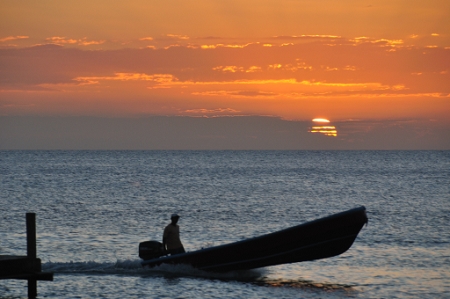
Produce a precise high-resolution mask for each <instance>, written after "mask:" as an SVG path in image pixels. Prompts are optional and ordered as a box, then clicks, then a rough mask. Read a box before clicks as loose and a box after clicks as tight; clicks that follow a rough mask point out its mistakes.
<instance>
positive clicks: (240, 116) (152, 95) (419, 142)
mask: <svg viewBox="0 0 450 299" xmlns="http://www.w3.org/2000/svg"><path fill="white" fill-rule="evenodd" d="M449 20H450V1H448V0H426V1H421V0H418V1H410V0H408V1H406V0H398V1H392V0H391V1H384V0H383V1H378V0H377V1H356V0H341V1H331V0H322V1H309V0H308V1H306V0H258V1H257V0H250V1H247V0H240V1H234V0H210V1H206V0H196V1H190V0H179V1H178V0H166V1H150V0H142V1H140V0H131V1H110V0H108V1H106V0H102V1H97V0H90V1H83V0H77V1H72V0H65V1H60V0H41V1H5V0H0V126H1V127H0V143H1V145H0V149H21V148H23V149H33V148H37V149H41V148H42V149H44V148H49V149H52V148H61V149H69V148H74V149H79V148H80V149H84V148H86V149H98V148H102V149H104V148H105V149H116V148H117V149H123V148H127V149H133V148H136V149H450V21H449ZM199 118H201V119H203V120H205V119H207V122H208V124H207V125H206V126H207V129H204V130H206V131H204V132H203V133H196V132H198V126H199V124H200V123H199V121H200V120H199ZM224 118H226V120H225V119H224ZM315 118H323V119H325V120H329V122H327V123H326V126H327V128H328V129H327V130H329V129H330V128H331V129H332V130H336V132H337V133H336V134H327V133H324V132H322V133H321V132H319V131H320V130H319V131H317V132H314V130H313V127H317V125H318V124H317V123H315V122H313V121H312V120H313V119H315ZM180 119H181V120H182V121H180ZM86 120H89V121H91V124H92V126H93V127H90V128H89V127H87V128H86V126H81V125H78V124H81V123H83V122H84V123H86ZM243 120H245V121H243ZM115 121H116V122H115ZM127 121H129V122H131V124H130V125H128V126H126V125H123V124H124V122H127ZM140 121H144V123H145V124H144V123H139V122H140ZM221 121H225V123H226V126H228V128H229V127H230V126H233V124H234V125H235V127H234V128H235V130H234V131H231V130H230V131H229V132H228V131H227V133H224V131H223V130H224V128H223V127H221V125H220V124H221ZM274 121H275V122H281V124H282V125H281V128H279V129H278V130H271V129H270V128H273V122H274ZM163 123H164V126H168V125H169V126H170V127H171V129H170V130H169V131H167V132H166V133H167V135H165V136H164V138H163V137H161V136H160V135H158V136H160V137H158V138H159V139H158V138H157V137H156V135H151V134H150V133H148V134H149V135H146V133H145V132H154V134H160V133H161V131H158V127H159V126H162V125H163ZM121 124H122V125H121ZM152 124H153V125H152ZM295 124H297V126H295ZM224 125H225V124H224ZM105 126H106V127H107V128H105ZM143 126H144V127H143ZM148 126H150V127H148ZM177 126H180V127H177ZM189 126H192V130H189ZM242 126H245V127H242ZM265 126H266V127H265ZM81 127H83V128H84V129H83V130H88V131H91V132H87V133H86V136H87V135H89V136H88V137H86V138H84V137H83V136H84V133H85V132H86V131H80V130H81ZM113 127H114V129H113ZM108 128H110V129H108ZM250 128H252V129H250ZM258 128H259V129H258ZM262 128H266V129H264V130H263V131H264V132H266V133H264V132H262ZM333 128H334V129H333ZM161 130H163V131H164V130H167V127H166V128H164V129H163V128H161ZM118 131H119V132H118ZM287 131H289V134H287V135H286V136H289V137H286V138H285V139H283V138H282V137H281V135H283V134H284V133H283V132H287ZM181 132H183V133H181ZM233 132H235V133H233ZM245 132H247V133H245ZM280 132H281V133H280ZM297 133H298V135H296V134H297ZM58 134H60V135H63V136H64V138H62V139H61V138H59V139H58V138H57V137H55V136H56V135H58ZM96 134H98V135H96ZM130 134H131V135H132V134H137V136H136V138H135V139H134V141H130V140H129V139H127V138H129V136H128V135H130ZM199 134H202V135H199ZM264 134H265V135H264ZM106 135H107V136H109V137H108V140H109V142H108V143H107V145H108V146H105V143H99V140H102V138H106V137H105V136H106ZM263 135H264V136H263ZM317 135H320V136H317ZM30 136H32V138H30ZM120 136H128V137H127V138H125V137H124V138H125V139H123V138H122V137H120ZM186 136H191V138H189V141H188V140H186ZM296 136H297V137H296ZM383 136H384V137H383ZM292 138H294V139H296V141H295V142H294V143H292V142H293V141H292ZM147 139H148V140H147ZM149 139H152V140H153V141H154V142H153V143H152V142H151V141H150V140H149ZM167 139H170V140H171V141H170V142H166V143H164V142H165V141H167ZM218 139H220V140H221V142H218V143H214V142H215V140H216V141H217V140H218ZM261 139H265V140H273V142H274V143H270V142H269V141H267V142H259V143H258V142H256V143H255V140H261ZM297 139H298V140H297ZM111 140H115V141H117V142H113V141H111ZM125 140H128V143H126V142H125ZM139 140H141V141H139ZM164 140H165V141H164ZM239 140H241V141H242V142H241V143H239ZM227 141H230V143H227ZM252 142H253V143H252ZM283 142H284V143H283ZM46 144H47V145H46ZM101 144H103V146H101ZM214 144H216V145H214ZM231 144H233V145H232V146H231ZM283 144H284V145H286V146H283Z"/></svg>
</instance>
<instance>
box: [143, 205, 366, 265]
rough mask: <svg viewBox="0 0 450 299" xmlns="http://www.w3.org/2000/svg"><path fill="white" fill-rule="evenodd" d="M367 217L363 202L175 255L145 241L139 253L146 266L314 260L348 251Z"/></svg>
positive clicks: (282, 262) (252, 263)
mask: <svg viewBox="0 0 450 299" xmlns="http://www.w3.org/2000/svg"><path fill="white" fill-rule="evenodd" d="M367 221H368V220H367V216H366V208H365V207H363V206H362V207H359V208H355V209H351V210H348V211H345V212H341V213H338V214H334V215H331V216H328V217H324V218H321V219H317V220H314V221H310V222H307V223H304V224H300V225H297V226H294V227H291V228H287V229H284V230H281V231H277V232H274V233H270V234H267V235H263V236H260V237H255V238H250V239H246V240H243V241H238V242H235V243H230V244H225V245H220V246H214V247H210V248H205V249H200V250H197V251H193V252H187V253H182V254H177V255H172V256H162V244H161V243H159V242H157V241H147V242H142V243H140V244H139V256H140V257H141V258H142V259H143V261H142V266H144V267H155V266H158V265H161V264H187V265H190V266H192V267H194V268H197V269H201V270H205V271H213V272H226V271H233V270H248V269H254V268H261V267H267V266H273V265H280V264H286V263H297V262H303V261H312V260H317V259H323V258H328V257H332V256H336V255H339V254H342V253H344V252H345V251H347V250H348V249H349V248H350V246H351V245H352V244H353V242H354V241H355V239H356V236H357V235H358V233H359V231H360V230H361V229H362V227H363V226H364V224H366V223H367ZM161 256H162V257H161Z"/></svg>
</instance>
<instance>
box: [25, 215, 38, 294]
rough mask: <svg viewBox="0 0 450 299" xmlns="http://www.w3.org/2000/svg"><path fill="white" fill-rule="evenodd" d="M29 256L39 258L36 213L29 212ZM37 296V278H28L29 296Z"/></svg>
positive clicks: (27, 217) (27, 218) (27, 219)
mask: <svg viewBox="0 0 450 299" xmlns="http://www.w3.org/2000/svg"><path fill="white" fill-rule="evenodd" d="M26 221H27V256H28V258H31V259H36V258H37V253H36V214H35V213H27V215H26ZM36 297H37V280H36V278H28V298H36Z"/></svg>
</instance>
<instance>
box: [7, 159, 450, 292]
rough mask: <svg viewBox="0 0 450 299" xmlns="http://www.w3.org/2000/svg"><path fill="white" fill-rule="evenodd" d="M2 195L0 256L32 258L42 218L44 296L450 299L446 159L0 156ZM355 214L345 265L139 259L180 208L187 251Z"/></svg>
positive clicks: (339, 261) (12, 285) (21, 288)
mask: <svg viewBox="0 0 450 299" xmlns="http://www.w3.org/2000/svg"><path fill="white" fill-rule="evenodd" d="M0 190H1V192H0V215H1V218H0V254H2V255H7V254H12V255H25V254H26V236H25V213H26V212H35V213H36V218H37V238H38V257H40V258H41V260H42V262H43V269H44V270H46V271H52V272H54V273H55V275H54V281H53V282H38V294H39V298H117V299H118V298H450V229H449V224H450V151H0ZM360 205H364V206H365V207H366V208H367V212H368V217H369V224H368V225H367V226H366V227H364V228H363V230H362V231H361V233H360V235H359V236H358V238H357V239H356V241H355V243H354V244H353V246H352V247H351V248H350V250H349V251H347V252H346V253H344V254H343V255H341V256H338V257H333V258H329V259H324V260H320V261H313V262H304V263H297V264H290V265H282V266H275V267H268V268H264V269H257V270H253V271H243V272H232V273H225V274H220V275H219V274H210V273H205V272H201V271H197V270H195V269H191V268H189V267H183V266H162V267H160V268H156V269H151V270H146V269H142V268H141V267H140V260H139V258H138V256H137V246H138V243H139V242H141V241H145V240H150V239H154V240H160V239H161V234H162V230H163V228H164V226H165V225H166V224H168V223H169V219H168V218H169V217H170V214H172V213H174V212H176V213H178V214H180V215H181V219H180V227H181V236H182V241H183V243H184V245H185V248H186V249H187V250H188V251H192V250H196V249H199V248H202V247H208V246H212V245H220V244H224V243H228V242H233V241H238V240H242V239H245V238H248V237H254V236H258V235H261V234H265V233H269V232H273V231H276V230H279V229H282V228H287V227H290V226H293V225H297V224H300V223H303V222H305V221H309V220H313V219H316V218H319V217H323V216H327V215H330V214H333V213H337V212H340V211H344V210H347V209H350V208H354V207H357V206H360ZM26 294H27V293H26V282H23V281H14V280H2V281H0V298H25V297H26Z"/></svg>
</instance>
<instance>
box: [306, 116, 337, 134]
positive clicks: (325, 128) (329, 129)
mask: <svg viewBox="0 0 450 299" xmlns="http://www.w3.org/2000/svg"><path fill="white" fill-rule="evenodd" d="M312 121H313V122H314V123H318V124H322V123H323V124H328V123H330V121H329V120H328V119H326V118H314V119H313V120H312ZM308 132H310V133H320V134H323V135H325V136H331V137H337V130H336V127H335V126H331V125H314V126H312V127H311V129H310V130H309V131H308Z"/></svg>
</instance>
